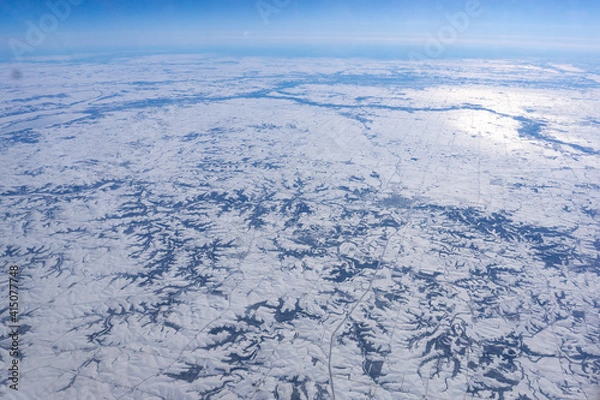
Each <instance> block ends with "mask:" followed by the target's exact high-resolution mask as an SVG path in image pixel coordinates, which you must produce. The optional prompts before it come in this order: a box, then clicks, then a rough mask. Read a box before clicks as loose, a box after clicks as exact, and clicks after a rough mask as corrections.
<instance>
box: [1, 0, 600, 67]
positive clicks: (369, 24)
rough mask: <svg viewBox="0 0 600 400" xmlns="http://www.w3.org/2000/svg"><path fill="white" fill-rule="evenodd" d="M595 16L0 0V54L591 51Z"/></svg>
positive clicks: (505, 2)
mask: <svg viewBox="0 0 600 400" xmlns="http://www.w3.org/2000/svg"><path fill="white" fill-rule="evenodd" d="M48 2H50V3H52V4H55V7H54V11H53V10H52V8H51V7H49V6H48ZM77 3H80V4H77ZM477 3H479V4H477ZM65 4H68V7H67V6H65ZM469 10H471V11H473V10H477V12H470V13H469V12H468V11H469ZM465 15H466V16H467V18H466V19H465ZM452 17H456V18H457V19H456V20H455V21H454V25H453V24H452V23H451V21H450V19H452ZM599 17H600V2H598V1H597V0H596V1H578V0H570V1H565V0H562V1H558V0H545V1H539V0H538V1H532V0H520V1H516V0H461V1H458V0H449V1H439V0H438V1H434V0H421V1H402V0H397V1H391V0H221V1H191V0H179V1H175V0H171V1H165V0H162V1H159V0H133V1H116V0H102V1H99V0H96V1H95V0H49V1H46V0H11V1H5V0H0V54H1V55H3V56H4V58H6V57H7V56H9V57H10V56H12V57H13V58H14V55H15V54H21V55H23V56H25V57H26V56H35V55H43V54H48V53H50V54H51V53H53V52H56V53H60V52H65V51H86V52H89V51H110V50H123V51H135V50H153V49H160V50H166V51H169V50H182V49H188V50H194V49H205V48H210V49H219V48H221V49H230V50H232V51H234V50H235V51H242V52H246V53H249V54H251V53H253V52H255V53H260V52H265V51H268V50H269V49H270V50H273V51H275V50H281V51H289V52H294V51H295V52H297V53H299V54H302V52H306V53H310V52H318V51H320V52H321V53H323V54H327V53H332V54H334V55H335V54H336V52H339V53H343V52H344V49H347V50H348V49H349V50H351V51H354V52H356V53H357V55H360V53H361V52H365V53H368V52H369V51H370V52H371V53H375V52H379V53H381V54H383V55H385V54H386V52H387V54H389V55H390V56H398V57H402V55H405V56H406V54H408V52H409V51H413V52H414V53H413V54H420V55H422V56H423V55H424V56H427V57H429V58H432V57H431V56H435V57H441V56H452V55H460V54H461V52H463V53H465V52H466V53H468V54H471V55H477V54H482V55H485V54H488V55H502V54H511V52H512V53H514V54H533V55H536V54H540V55H543V54H545V53H561V52H563V53H572V52H576V53H578V54H588V53H599V52H600V49H599V46H600V45H598V43H600V27H599V25H600V24H599V23H598V22H599V21H600V18H599ZM449 18H450V19H449ZM44 24H46V25H44ZM36 29H38V30H41V33H42V35H41V36H40V35H38V36H36V35H35V32H33V33H32V30H33V31H35V30H36ZM44 30H45V31H46V32H44ZM39 32H40V31H38V32H37V33H39ZM444 35H446V36H444ZM32 39H33V40H32ZM436 41H437V43H436ZM440 46H441V47H440ZM441 48H443V49H442V50H443V51H439V50H440V49H441ZM15 49H16V50H15ZM319 49H320V50H319ZM466 53H465V54H466Z"/></svg>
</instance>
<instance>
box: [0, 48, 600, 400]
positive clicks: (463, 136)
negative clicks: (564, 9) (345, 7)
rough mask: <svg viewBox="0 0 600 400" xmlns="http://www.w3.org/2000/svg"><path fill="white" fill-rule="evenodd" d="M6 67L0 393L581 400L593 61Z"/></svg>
mask: <svg viewBox="0 0 600 400" xmlns="http://www.w3.org/2000/svg"><path fill="white" fill-rule="evenodd" d="M6 67H7V68H8V70H10V69H11V68H16V69H19V70H20V71H21V72H22V75H23V76H22V78H21V79H18V80H15V79H12V80H10V79H8V78H7V79H4V80H3V81H1V82H0V92H1V93H3V96H2V99H1V100H0V159H1V160H2V163H0V216H2V223H1V224H0V265H1V266H2V270H3V271H6V272H5V277H4V278H1V277H0V293H2V296H1V297H0V299H2V298H3V299H5V300H2V301H4V303H5V304H0V312H1V313H2V314H1V316H2V317H3V321H4V323H3V324H2V326H1V327H0V339H1V341H0V345H1V346H2V348H3V349H2V351H0V365H2V371H3V372H2V373H1V374H0V383H1V385H0V395H1V396H2V397H3V398H11V399H12V398H14V399H34V398H39V399H41V398H49V399H63V398H64V399H88V398H89V399H100V398H106V399H121V398H122V399H130V398H131V399H199V398H202V399H236V398H243V399H273V398H277V399H329V398H334V399H370V398H372V399H422V398H427V399H470V398H495V399H517V398H521V399H574V400H575V399H577V400H579V399H596V398H597V396H598V395H599V394H600V345H599V343H600V316H599V315H600V314H599V311H600V310H599V309H600V225H599V219H600V83H599V82H600V80H599V79H598V76H600V75H599V71H598V70H594V69H593V68H592V67H590V66H586V65H555V64H551V63H544V62H516V61H478V60H468V61H464V60H456V61H435V62H429V63H423V64H420V65H414V64H411V63H404V62H386V61H369V60H358V59H357V60H352V59H283V58H281V59H279V58H244V59H235V58H223V57H210V56H154V57H143V58H134V59H128V58H121V59H119V58H113V59H108V60H101V61H99V60H86V59H83V58H82V59H73V60H65V59H62V60H50V59H46V60H39V61H38V62H35V63H27V64H20V65H17V64H15V65H6ZM8 75H9V74H7V76H8ZM10 265H17V266H19V267H20V269H21V272H20V275H19V281H20V285H21V286H20V287H19V290H20V294H19V296H20V300H19V324H20V330H19V331H20V336H19V344H20V351H21V353H22V358H21V359H20V360H19V366H20V380H19V390H18V392H17V391H14V390H12V389H10V388H9V385H10V384H11V382H10V381H8V380H7V378H8V371H7V368H8V366H9V365H10V363H11V362H12V358H11V357H10V356H9V352H8V349H9V347H10V346H11V338H10V336H9V334H10V332H11V330H10V328H9V325H10V324H9V322H10V321H9V319H8V317H9V309H8V301H9V300H8V298H9V296H8V290H9V288H8V283H9V282H8V281H9V274H8V271H9V266H10Z"/></svg>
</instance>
